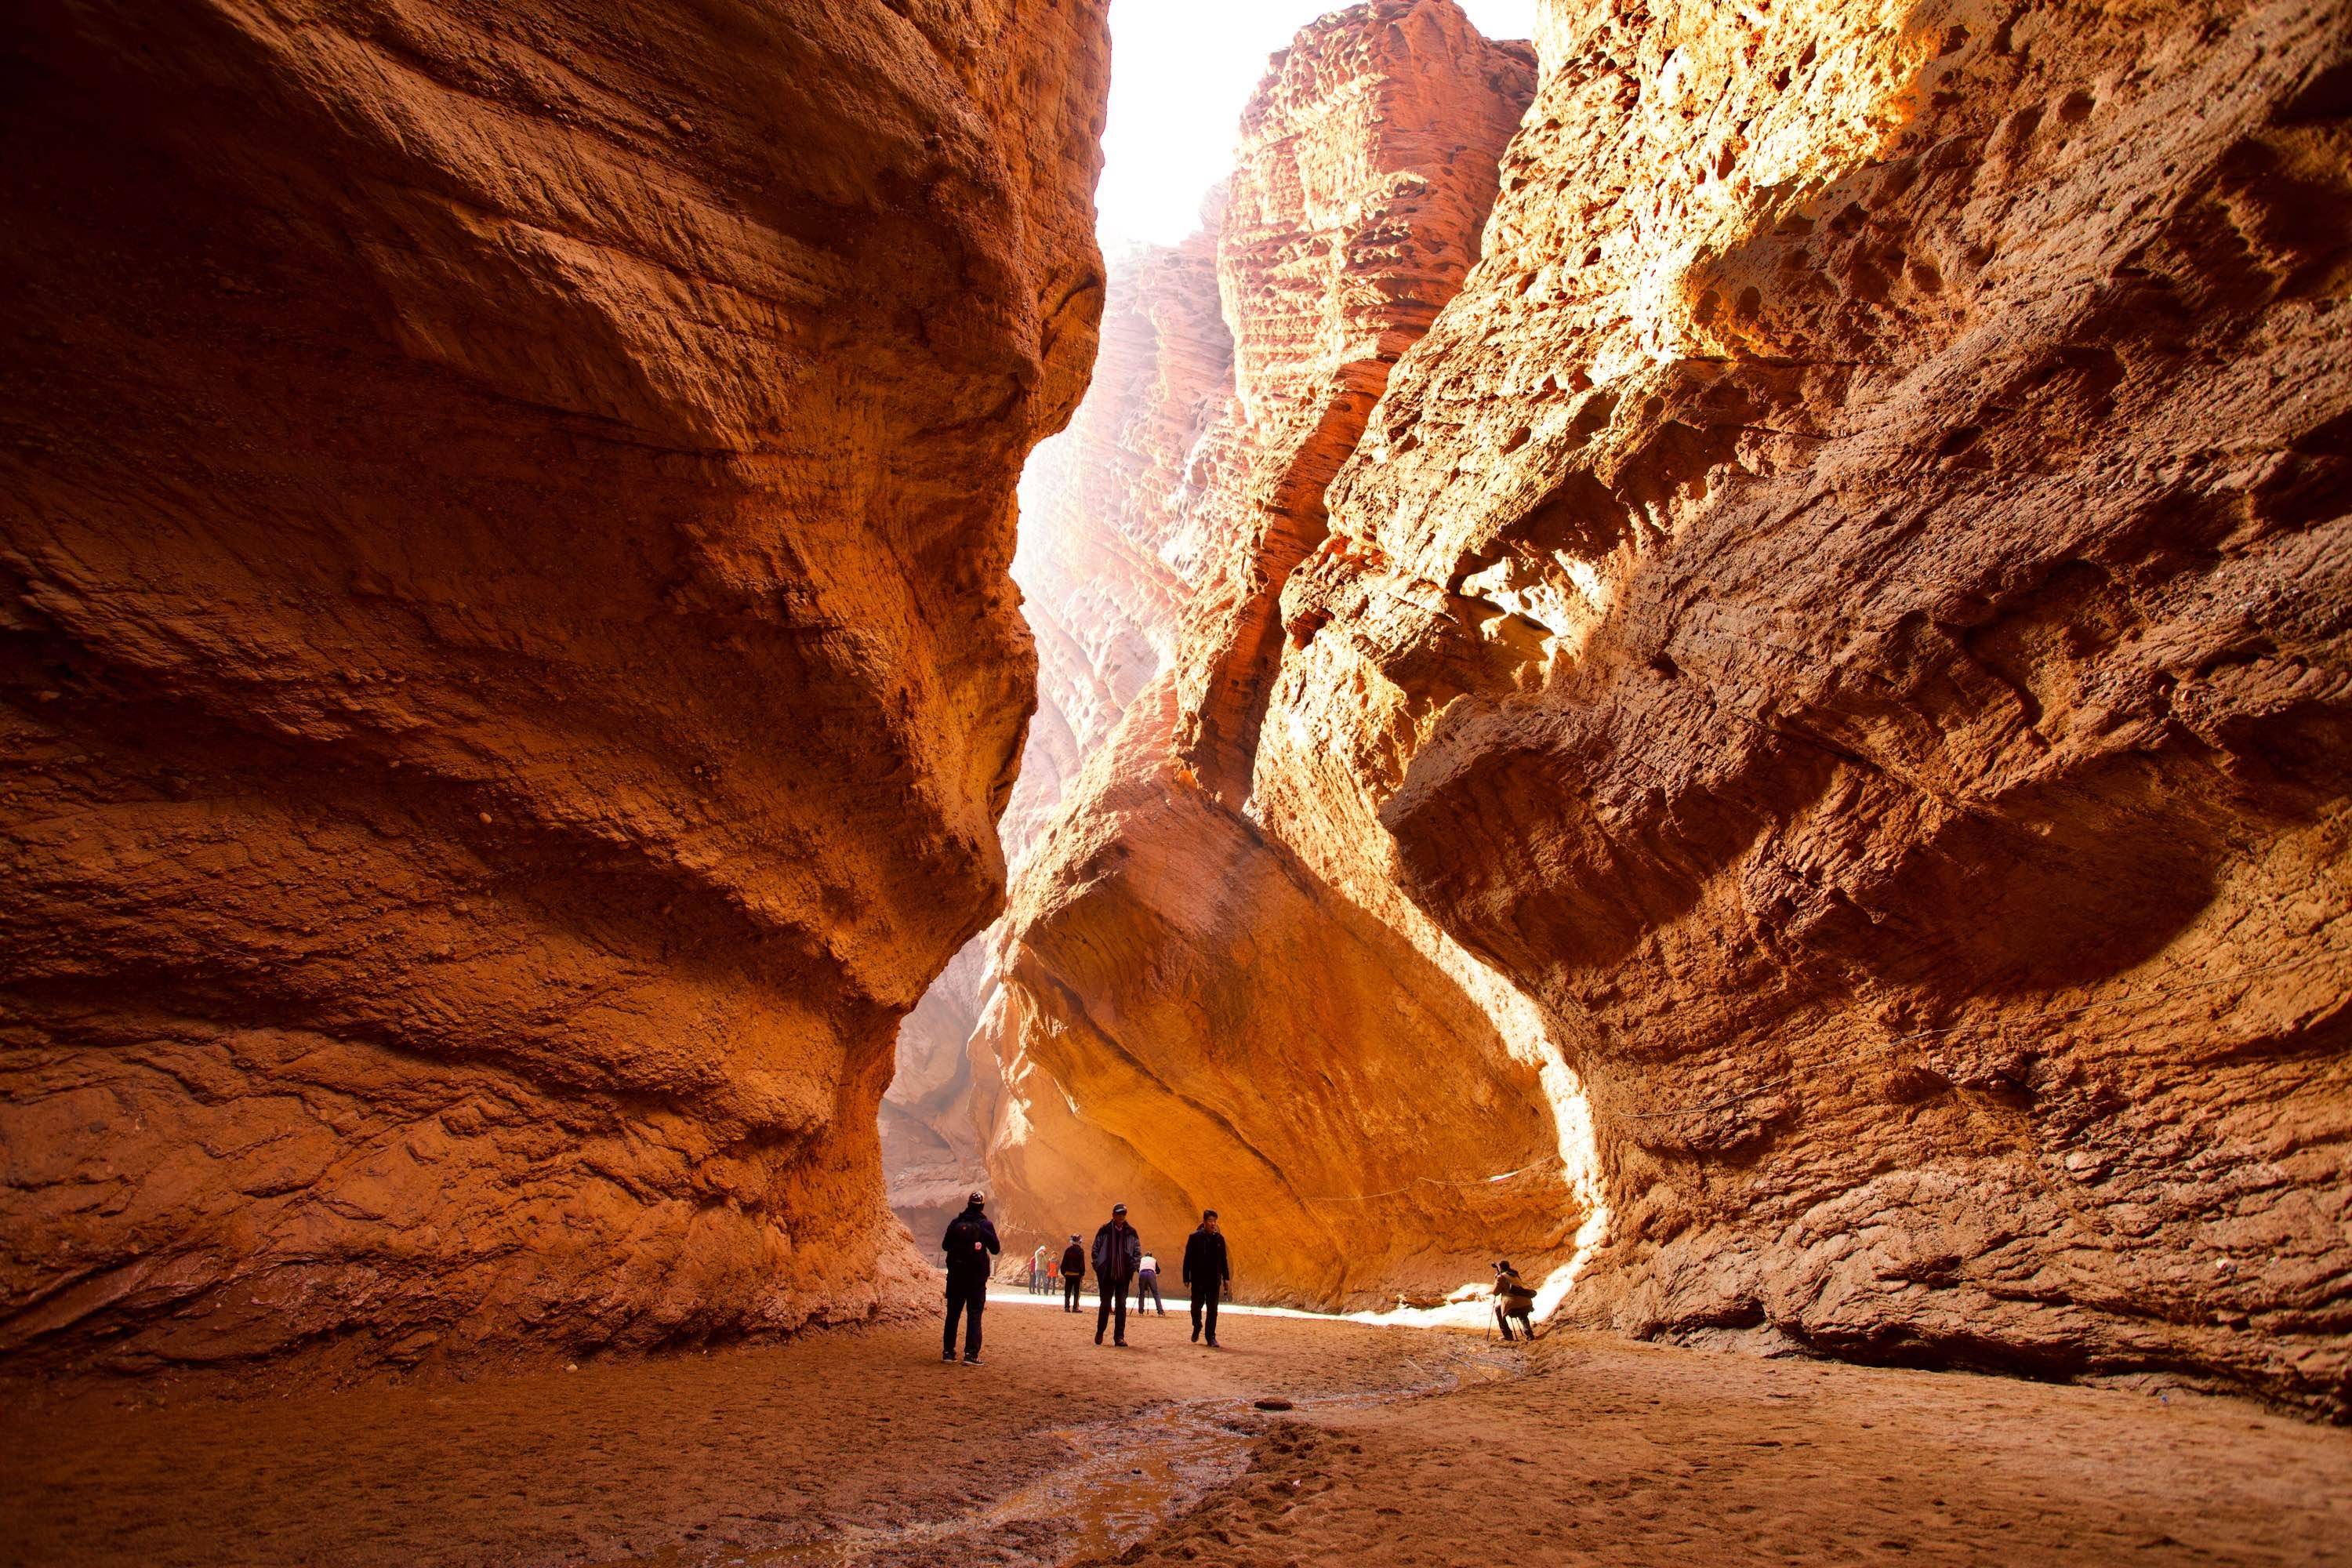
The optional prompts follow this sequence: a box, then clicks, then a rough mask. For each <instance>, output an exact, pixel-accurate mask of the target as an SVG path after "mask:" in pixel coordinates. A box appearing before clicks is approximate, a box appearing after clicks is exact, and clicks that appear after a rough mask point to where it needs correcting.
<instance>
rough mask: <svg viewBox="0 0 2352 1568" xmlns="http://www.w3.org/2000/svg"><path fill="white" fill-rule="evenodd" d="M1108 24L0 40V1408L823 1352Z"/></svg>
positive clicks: (983, 851)
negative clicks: (317, 1363)
mask: <svg viewBox="0 0 2352 1568" xmlns="http://www.w3.org/2000/svg"><path fill="white" fill-rule="evenodd" d="M1102 11H1103V7H1102V6H1101V5H1099V4H1097V3H1094V0H1076V3H1070V0H991V3H989V4H980V3H978V0H971V3H964V0H954V3H950V4H942V5H928V6H925V7H922V8H920V11H919V14H918V15H914V16H908V15H905V14H902V13H901V11H900V10H897V9H893V8H891V7H887V6H884V5H851V6H847V7H842V6H818V5H805V4H799V3H797V0H783V3H781V4H780V3H773V0H771V3H765V4H759V5H751V4H737V3H731V0H730V3H723V4H719V5H711V6H703V7H698V8H697V9H696V10H695V11H694V12H693V13H692V15H691V16H680V15H677V14H675V13H674V12H673V11H671V10H669V9H667V8H662V7H656V6H649V5H635V4H625V5H618V6H606V7H603V8H600V9H599V10H598V11H597V12H596V14H595V15H593V16H589V15H586V14H583V13H582V12H580V11H578V10H577V9H576V8H570V7H563V6H553V5H530V4H525V5H509V6H503V7H499V8H497V9H496V11H495V13H494V14H493V13H486V12H483V11H482V10H480V9H479V8H478V7H469V6H456V5H407V6H400V7H394V6H383V5H360V6H355V7H354V6H345V7H340V8H336V9H334V10H333V11H332V12H331V14H330V13H320V12H319V11H318V10H317V8H315V7H308V6H299V5H279V4H275V3H265V4H257V5H214V4H202V5H185V6H179V7H173V8H171V9H170V10H169V11H168V13H166V12H160V11H157V10H155V9H154V8H153V7H145V6H136V5H118V4H94V5H77V6H70V7H61V6H49V7H35V8H32V9H30V10H27V11H25V12H23V13H21V14H18V15H15V16H12V17H11V18H10V20H9V21H8V22H7V23H6V24H5V54H0V70H5V74H6V78H7V90H6V91H5V93H0V119H5V133H0V134H5V144H6V147H7V149H8V156H7V157H6V158H5V159H0V204H5V209H6V211H7V213H8V215H9V221H8V223H7V224H6V225H5V235H4V236H0V251H5V267H6V270H7V271H8V274H9V276H10V277H11V279H13V280H14V282H15V284H16V288H15V289H14V291H13V293H12V299H13V300H14V302H15V310H14V313H13V321H14V324H15V326H16V347H15V348H14V349H13V350H12V352H11V354H10V356H9V358H8V363H7V364H6V367H5V371H0V422H5V430H6V439H5V457H0V462H4V463H5V470H6V475H7V485H6V490H7V496H8V500H6V502H5V504H0V578H5V583H0V587H4V588H5V594H0V603H5V611H0V615H5V628H4V629H5V641H4V642H0V647H5V673H0V698H5V704H0V715H5V740H0V769H5V782H0V854H5V859H6V879H7V883H8V887H9V894H8V897H7V899H6V900H5V909H0V952H4V953H5V958H0V1163H5V1184H4V1185H0V1212H5V1236H6V1247H5V1267H0V1354H5V1357H6V1358H7V1359H8V1361H9V1362H10V1363H12V1364H13V1365H15V1366H17V1367H19V1368H23V1367H81V1366H89V1365H104V1366H109V1367H113V1368H120V1369H140V1368H147V1367H153V1366H157V1365H160V1364H167V1363H207V1362H221V1361H226V1360H234V1359H238V1358H252V1357H262V1356H271V1355H278V1354H280V1353H283V1352H292V1351H295V1350H298V1349H306V1348H309V1349H315V1350H316V1351H317V1352H318V1353H319V1354H320V1355H321V1356H324V1357H326V1358H329V1359H330V1360H331V1361H332V1362H334V1363H339V1364H359V1363H366V1362H374V1361H382V1360H386V1359H390V1360H394V1361H413V1360H416V1359H419V1358H427V1357H435V1356H440V1355H445V1354H452V1353H457V1352H462V1351H466V1350H468V1349H472V1348H476V1347H484V1346H501V1345H512V1344H525V1343H530V1344H551V1345H558V1346H562V1347H565V1348H569V1349H573V1350H579V1349H588V1348H594V1347H601V1346H630V1345H644V1344H649V1343H653V1342H661V1341H666V1340H675V1339H678V1338H687V1337H700V1336H708V1335H715V1334H736V1333H741V1332H747V1331H761V1330H776V1329H786V1328H791V1327H794V1326H797V1325H800V1324H803V1323H810V1322H817V1321H839V1320H844V1319H856V1318H859V1317H863V1316H866V1315H868V1314H870V1313H872V1312H873V1311H875V1310H878V1309H881V1308H884V1307H887V1306H889V1305H891V1304H893V1303H896V1302H899V1301H902V1300H908V1299H909V1292H910V1291H912V1290H913V1289H915V1286H916V1275H915V1272H914V1269H913V1267H912V1264H911V1261H910V1260H909V1259H908V1257H907V1255H906V1253H905V1251H904V1249H903V1244H902V1243H901V1242H900V1241H899V1239H898V1230H897V1227H896V1226H894V1225H893V1224H892V1223H891V1221H890V1219H889V1215H888V1213H887V1210H886V1209H885V1207H884V1206H883V1203H882V1184H881V1181H880V1179H879V1171H878V1154H877V1140H876V1132H875V1108H876V1105H877V1100H878V1099H879V1096H880V1094H881V1092H882V1089H883V1085H884V1083H885V1081H886V1080H887V1077H888V1074H889V1071H890V1045H891V1037H892V1034H893V1030H894V1026H895V1025H896V1023H897V1021H898V1017H899V1016H900V1015H901V1014H903V1013H904V1012H905V1011H906V1010H907V1009H908V1007H909V1006H911V1005H913V1004H914V1002H915V1001H916V999H917V997H918V996H919V994H921V992H922V990H923V988H924V986H925V984H926V983H927V982H928V981H929V979H930V978H931V976H932V975H933V974H934V973H937V972H938V970H939V969H940V966H941V965H942V964H943V963H946V962H947V960H948V958H949V957H950V954H952V953H953V952H955V951H956V950H957V949H958V948H959V946H961V944H962V943H963V942H965V941H966V939H967V938H969V937H970V936H971V934H972V933H973V932H974V931H977V930H978V929H979V928H980V927H981V926H982V924H983V923H984V922H985V921H987V920H988V919H989V918H990V917H991V916H992V914H993V913H994V911H995V910H996V908H997V906H998V903H999V901H1000V899H1001V896H1002V886H1003V859H1002V856H1001V854H1000V851H999V848H998V846H997V840H996V835H995V827H994V824H995V819H996V817H997V816H998V814H999V813H1000V812H1001V811H1002V810H1003V807H1004V805H1005V803H1006V800H1007V798H1008V795H1009V794H1010V792H1011V790H1012V787H1013V777H1014V769H1015V763H1016V759H1017V755H1018V752H1019V751H1020V748H1021V744H1022V740H1023V735H1024V720H1025V716H1026V714H1027V711H1028V706H1029V700H1030V698H1029V692H1030V678H1031V674H1032V671H1033V669H1034V658H1033V655H1032V652H1031V647H1030V639H1029V637H1028V634H1027V633H1026V631H1025V630H1024V626H1023V625H1022V622H1021V618H1020V616H1019V613H1018V605H1017V598H1016V595H1015V593H1014V591H1013V587H1012V584H1011V583H1010V581H1009V579H1008V577H1007V567H1008V565H1009V563H1010V560H1011V556H1012V552H1013V489H1014V484H1015V479H1016V475H1017V473H1018V471H1019V469H1020V466H1021V463H1022V460H1023V458H1024V456H1025V454H1026V453H1027V451H1028V449H1029V447H1030V446H1031V445H1032V444H1033V443H1034V441H1035V440H1036V439H1037V438H1038V437H1041V436H1042V435H1043V434H1045V433H1046V432H1048V431H1050V430H1052V429H1053V428H1055V426H1058V425H1059V424H1060V423H1061V422H1062V421H1063V420H1064V419H1066V416H1068V414H1069V412H1070V410H1071V408H1072V407H1073V405H1075V404H1076V401H1077V399H1078V396H1079V394H1080V391H1081V389H1082V387H1083V385H1084V383H1085V380H1086V376H1087V366H1088V363H1089V362H1090V359H1091V356H1092V353H1093V344H1094V329H1095V321H1096V317H1097V311H1098V310H1099V306H1100V301H1101V279H1100V273H1099V269H1098V264H1097V258H1096V255H1095V251H1094V247H1093V244H1092V241H1091V238H1090V235H1089V227H1090V222H1091V211H1090V201H1089V194H1090V188H1091V184H1092V180H1093V176H1094V173H1095V169H1096V167H1097V159H1098V152H1097V137H1098V134H1099V131H1100V112H1101V103H1102V97H1103V91H1104V87H1105V81H1106V71H1107V66H1108V56H1107V43H1106V39H1105V37H1104V28H1103V18H1102Z"/></svg>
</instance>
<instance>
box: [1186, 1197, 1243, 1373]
mask: <svg viewBox="0 0 2352 1568" xmlns="http://www.w3.org/2000/svg"><path fill="white" fill-rule="evenodd" d="M1233 1282H1234V1266H1233V1261H1232V1259H1231V1258H1230V1257H1229V1256H1228V1255H1227V1254H1226V1252H1225V1234H1224V1232H1223V1231H1221V1230H1219V1229H1218V1228H1217V1211H1216V1210H1214V1209H1208V1210H1205V1211H1203V1212H1202V1215H1201V1226H1200V1228H1199V1229H1198V1230H1195V1231H1194V1232H1193V1233H1192V1235H1190V1236H1188V1237H1185V1238H1184V1283H1185V1284H1187V1285H1189V1286H1191V1287H1192V1339H1193V1342H1195V1343H1198V1342H1200V1338H1201V1330H1202V1326H1203V1323H1204V1321H1205V1324H1206V1327H1207V1329H1208V1331H1209V1348H1210V1349H1211V1350H1215V1349H1216V1348H1217V1301H1218V1300H1219V1299H1220V1298H1221V1297H1223V1295H1224V1293H1225V1287H1226V1286H1228V1285H1231V1284H1232V1283H1233Z"/></svg>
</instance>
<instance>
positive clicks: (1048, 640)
mask: <svg viewBox="0 0 2352 1568" xmlns="http://www.w3.org/2000/svg"><path fill="white" fill-rule="evenodd" d="M1216 212H1217V209H1216V206H1215V205H1214V204H1212V206H1211V210H1210V211H1209V213H1208V214H1207V215H1205V216H1207V217H1208V218H1209V219H1210V220H1211V222H1212V223H1213V222H1214V220H1215V217H1216ZM1107 270H1108V283H1107V286H1106V288H1105V289H1104V297H1103V316H1102V331H1101V346H1100V348H1099V350H1098V351H1097V355H1096V359H1095V369H1094V377H1093V380H1092V381H1091V382H1090V383H1089V384H1088V385H1087V395H1086V398H1085V400H1084V401H1083V402H1082V403H1080V404H1079V405H1078V411H1077V413H1076V415H1075V416H1072V418H1071V420H1070V424H1069V427H1068V428H1067V429H1066V430H1064V431H1062V432H1061V433H1060V434H1058V435H1055V436H1053V437H1049V438H1048V439H1046V440H1045V441H1044V442H1043V443H1041V444H1040V445H1039V446H1038V447H1037V450H1036V451H1035V452H1034V454H1033V455H1032V456H1031V458H1030V459H1029V464H1028V466H1027V468H1024V469H1023V471H1022V476H1021V546H1020V549H1019V550H1018V551H1017V552H1015V553H1014V556H1013V579H1014V581H1016V582H1017V583H1019V584H1020V585H1021V588H1022V591H1023V595H1024V604H1023V609H1024V613H1025V614H1026V616H1027V617H1028V621H1029V626H1030V629H1031V630H1032V631H1033V632H1034V634H1035V637H1036V639H1037V650H1038V670H1037V711H1036V713H1035V715H1034V718H1032V720H1031V721H1030V724H1029V740H1028V744H1027V746H1026V747H1025V748H1024V752H1023V753H1022V760H1021V776H1020V779H1019V781H1018V782H1017V783H1015V784H1014V785H1013V796H1012V801H1011V804H1009V805H1007V806H1006V807H1005V812H1004V816H1003V820H1002V821H1001V822H1000V823H999V824H998V827H999V831H1000V835H1001V837H1002V838H1003V846H1004V853H1005V858H1006V859H1007V860H1008V861H1009V862H1011V863H1012V864H1013V865H1014V866H1016V867H1017V866H1018V865H1019V864H1020V863H1021V861H1022V860H1023V858H1024V857H1025V856H1026V854H1027V853H1028V851H1029V850H1030V849H1031V848H1032V847H1034V845H1035V844H1036V842H1037V841H1038V839H1039V837H1041V836H1042V835H1043V834H1044V832H1045V827H1046V826H1047V825H1048V824H1049V823H1050V822H1051V821H1052V819H1053V816H1054V813H1055V810H1056V809H1057V808H1058V807H1059V805H1060V804H1061V800H1062V796H1063V795H1064V793H1065V792H1066V790H1067V789H1068V787H1069V785H1070V784H1071V783H1072V782H1073V781H1074V780H1076V777H1077V773H1078V769H1079V766H1080V765H1081V764H1082V763H1084V762H1085V760H1086V758H1087V756H1088V755H1089V754H1091V753H1092V752H1094V751H1095V750H1096V748H1097V747H1098V746H1100V745H1101V744H1102V742H1104V741H1105V740H1106V739H1108V736H1109V734H1110V732H1111V730H1112V728H1113V727H1114V726H1115V725H1116V724H1117V723H1118V720H1119V716H1120V715H1121V714H1122V713H1124V712H1125V711H1126V710H1127V708H1128V705H1129V704H1130V703H1131V702H1133V701H1134V700H1135V699H1136V697H1137V695H1138V694H1139V692H1140V691H1141V690H1142V689H1143V687H1144V685H1145V683H1146V682H1148V681H1149V680H1150V679H1151V677H1152V676H1153V675H1154V674H1155V673H1156V672H1157V671H1158V670H1159V669H1160V668H1161V666H1162V665H1163V664H1165V663H1166V662H1167V660H1168V658H1170V657H1171V653H1172V650H1173V647H1174V642H1175V635H1176V625H1177V616H1178V612H1179V610H1180V609H1181V605H1183V603H1184V602H1185V600H1186V598H1187V597H1188V595H1189V594H1190V591H1191V588H1192V584H1191V583H1190V582H1189V581H1188V580H1187V578H1186V575H1185V574H1186V571H1187V569H1188V565H1189V563H1188V562H1187V560H1186V559H1185V558H1184V557H1182V556H1181V554H1180V553H1179V552H1178V549H1177V546H1176V540H1177V538H1178V536H1179V534H1180V532H1181V531H1182V529H1183V528H1184V524H1185V515H1186V505H1187V500H1188V498H1189V497H1191V496H1192V494H1193V493H1194V491H1195V490H1197V489H1198V488H1199V479H1198V477H1197V475H1196V474H1195V473H1194V472H1193V471H1192V470H1193V468H1194V466H1195V465H1194V463H1193V454H1194V452H1195V450H1196V448H1197V447H1199V445H1200V442H1201V438H1202V436H1203V434H1204V433H1205V432H1206V431H1207V430H1208V428H1209V427H1210V426H1211V425H1212V423H1213V421H1214V420H1216V419H1217V418H1218V417H1219V416H1221V415H1222V414H1223V412H1224V410H1225V407H1226V405H1227V404H1228V402H1229V401H1230V400H1231V398H1232V395H1233V384H1234V371H1233V365H1234V353H1233V339H1232V336H1231V335H1230V334H1229V333H1228V332H1227V331H1226V330H1225V323H1224V318H1223V314H1222V311H1221V307H1220V304H1219V300H1218V294H1217V268H1216V238H1215V234H1214V232H1213V228H1204V229H1202V231H1201V232H1200V233H1198V234H1195V235H1194V236H1193V237H1192V238H1190V239H1188V240H1187V241H1186V242H1185V243H1183V244H1182V245H1179V246H1170V247H1160V246H1152V247H1135V248H1133V249H1130V250H1129V251H1127V252H1126V253H1125V254H1122V255H1118V256H1114V257H1113V258H1111V259H1110V264H1109V266H1108V269H1107ZM997 934H998V933H997V932H996V930H995V928H993V927H992V928H991V931H989V932H986V933H983V934H982V936H979V937H976V938H974V939H973V940H972V942H971V943H970V944H969V945H967V947H966V948H965V949H964V951H963V952H961V953H959V954H958V955H957V957H956V960H955V962H953V963H950V964H949V965H948V967H947V968H946V969H945V970H944V971H942V972H941V973H940V977H939V979H938V980H936V981H934V982H933V983H932V985H931V989H930V990H929V992H927V993H926V994H924V997H923V1000H922V1002H921V1004H920V1005H918V1006H917V1007H916V1009H915V1010H914V1011H913V1012H912V1013H909V1014H908V1016H907V1017H906V1020H905V1021H904V1022H903V1023H902V1024H901V1025H900V1026H899V1028H898V1073H897V1076H896V1077H895V1078H894V1079H892V1080H891V1084H890V1088H889V1091H888V1092H887V1094H886V1095H885V1096H884V1099H883V1110H882V1130H883V1149H882V1157H883V1166H884V1169H885V1170H886V1171H887V1173H888V1175H889V1180H890V1205H891V1207H892V1208H894V1209H896V1210H897V1211H898V1215H899V1217H901V1218H902V1219H904V1220H906V1221H907V1223H908V1226H911V1227H912V1228H913V1230H914V1232H915V1238H916V1240H917V1242H918V1243H919V1244H921V1245H923V1246H925V1247H928V1246H929V1244H930V1242H931V1241H932V1239H933V1237H935V1236H936V1234H937V1233H938V1231H940V1229H942V1228H944V1226H945V1224H946V1221H947V1219H948V1218H950V1217H951V1215H950V1214H947V1213H942V1212H940V1205H941V1204H945V1203H952V1204H954V1205H956V1206H958V1207H960V1206H961V1204H962V1201H963V1194H965V1193H967V1192H969V1191H971V1190H972V1189H973V1188H975V1187H978V1188H981V1189H983V1190H984V1189H986V1188H987V1187H988V1185H989V1177H988V1172H987V1168H986V1165H985V1163H983V1161H982V1152H981V1142H982V1138H983V1137H984V1135H985V1131H986V1126H987V1115H988V1112H987V1110H986V1105H987V1101H986V1100H985V1099H984V1098H983V1097H979V1096H977V1095H976V1092H975V1079H974V1078H973V1076H972V1075H973V1072H974V1070H975V1068H977V1070H978V1071H979V1072H980V1073H981V1074H982V1079H986V1078H987V1077H989V1076H990V1075H992V1073H993V1071H994V1068H995V1058H994V1056H993V1054H992V1052H990V1051H988V1050H986V1049H982V1050H981V1051H979V1052H978V1053H976V1054H975V1053H973V1052H972V1051H971V1050H970V1049H969V1048H968V1047H970V1046H971V1042H972V1039H973V1036H974V1033H975V1029H976V1026H977V1024H978V1021H979V1018H980V1016H981V1014H982V1011H983V1010H984V1009H985V1007H986V1006H987V1005H988V999H989V997H990V996H991V995H992V993H993V990H994V986H995V978H994V973H993V970H992V967H991V964H990V958H989V955H990V954H991V953H992V952H993V951H994V947H995V937H996V935H997Z"/></svg>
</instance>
